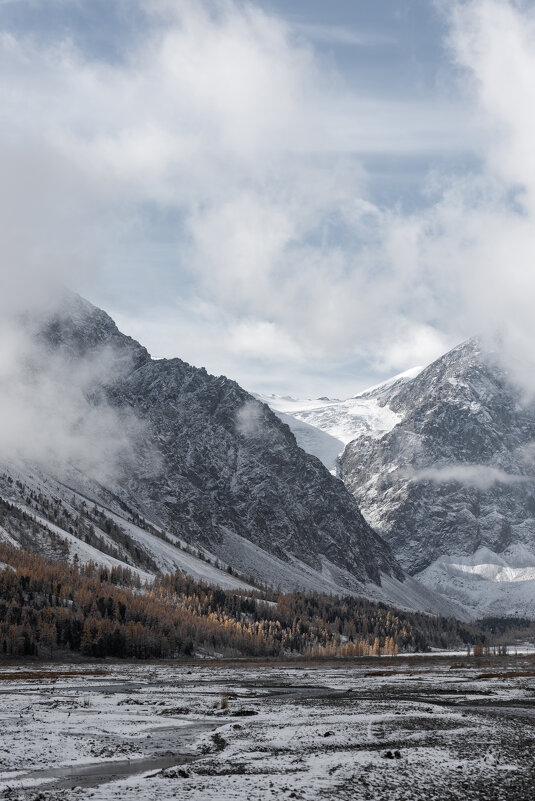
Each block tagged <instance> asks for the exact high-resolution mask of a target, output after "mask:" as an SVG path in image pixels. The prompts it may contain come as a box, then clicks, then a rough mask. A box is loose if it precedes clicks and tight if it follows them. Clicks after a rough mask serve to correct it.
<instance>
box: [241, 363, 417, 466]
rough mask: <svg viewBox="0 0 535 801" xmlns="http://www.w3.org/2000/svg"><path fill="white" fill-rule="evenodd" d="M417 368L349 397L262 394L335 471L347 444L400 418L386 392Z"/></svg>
mask: <svg viewBox="0 0 535 801" xmlns="http://www.w3.org/2000/svg"><path fill="white" fill-rule="evenodd" d="M421 369H422V368H421V367H414V368H413V369H411V370H407V371H406V372H404V373H400V374H399V375H396V376H394V377H393V378H391V379H389V380H388V381H385V382H384V383H381V384H377V386H374V387H370V389H367V390H366V391H365V392H361V393H360V394H358V395H355V396H354V397H353V398H348V399H347V400H336V399H335V400H331V399H329V398H327V397H322V398H317V399H316V400H310V399H308V400H299V399H297V398H292V397H289V396H280V395H259V394H256V395H255V397H256V398H258V399H260V400H262V401H263V402H264V403H267V404H268V405H269V406H270V407H271V409H273V411H274V412H275V414H277V415H278V417H279V418H280V419H281V420H283V421H284V422H285V423H286V424H287V425H289V426H290V428H291V430H292V431H293V433H294V435H295V438H296V440H297V442H298V444H299V445H300V446H301V447H302V448H303V449H304V450H305V451H307V452H308V453H312V454H314V455H315V456H317V457H318V459H320V460H321V461H322V462H323V464H324V465H325V466H326V467H327V468H328V469H329V470H330V471H332V472H334V473H335V474H336V473H337V471H338V459H339V457H340V456H341V454H342V452H343V450H344V448H345V446H346V445H347V444H348V443H349V442H351V440H353V439H355V437H357V436H359V435H361V434H367V435H368V436H371V437H381V436H382V435H383V434H384V433H385V432H387V431H390V430H391V429H392V428H393V426H395V425H396V423H397V422H399V420H400V419H401V417H400V415H398V414H396V413H395V412H393V411H392V409H390V408H389V407H388V406H387V405H385V404H384V403H383V402H382V399H383V397H384V396H385V394H386V393H388V392H390V391H392V390H395V389H397V388H399V387H401V386H403V384H405V383H406V382H407V381H410V380H411V378H413V377H414V376H416V375H418V373H419V372H420V370H421Z"/></svg>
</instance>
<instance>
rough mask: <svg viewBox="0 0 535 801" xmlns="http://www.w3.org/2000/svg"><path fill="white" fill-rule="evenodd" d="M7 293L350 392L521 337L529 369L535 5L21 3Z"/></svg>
mask: <svg viewBox="0 0 535 801" xmlns="http://www.w3.org/2000/svg"><path fill="white" fill-rule="evenodd" d="M0 31H1V38H0V68H1V70H2V81H1V82H0V168H1V171H2V184H1V186H0V246H1V251H2V276H1V277H2V282H3V291H4V295H5V296H6V297H7V292H8V289H9V291H10V292H11V293H12V294H13V295H16V297H17V302H18V301H21V302H24V298H25V297H26V295H27V293H28V292H30V290H31V289H32V288H33V287H34V286H36V285H37V284H38V282H39V279H40V278H41V279H42V278H44V280H45V282H48V281H50V280H52V278H54V279H59V280H62V281H65V283H67V284H68V285H69V286H71V287H72V288H74V289H76V290H78V291H80V292H81V293H82V294H84V295H85V296H86V297H88V298H89V299H90V300H92V301H93V302H94V303H96V304H98V305H100V306H102V307H103V308H105V309H106V310H107V311H108V312H110V313H111V314H112V316H113V317H114V318H115V319H116V321H117V322H118V324H119V325H120V327H121V328H122V330H124V331H125V332H126V333H129V334H131V335H132V336H135V337H136V338H137V339H139V340H140V341H142V342H143V344H145V345H146V346H147V347H148V349H149V350H150V351H151V353H152V354H153V356H155V357H163V356H166V357H169V356H180V357H181V358H183V359H185V360H186V361H189V362H190V363H193V364H196V365H198V366H205V367H206V368H207V369H208V370H209V371H210V372H213V373H225V374H226V375H228V376H229V377H231V378H234V379H236V380H238V381H239V382H240V383H241V384H242V385H243V386H245V387H246V388H247V389H250V390H258V391H264V392H277V393H284V394H286V393H291V394H294V395H300V396H317V395H325V394H329V395H337V396H347V395H350V394H354V393H355V392H357V391H359V390H361V389H363V388H365V387H366V386H367V385H369V384H372V383H375V382H377V381H378V380H380V379H381V378H383V377H388V376H390V375H392V374H394V373H396V372H399V371H402V370H405V369H407V368H409V367H412V366H414V365H416V364H424V363H427V362H429V361H431V360H432V359H433V358H435V357H437V356H439V355H440V354H441V353H442V352H444V351H445V350H447V349H448V348H449V347H450V346H452V345H454V344H457V342H459V341H460V340H462V339H463V338H465V337H467V336H470V335H472V334H473V333H478V332H483V333H491V332H493V331H494V330H496V329H499V330H500V331H501V332H502V334H503V337H504V343H505V345H504V347H505V352H506V357H507V359H508V360H510V361H511V363H512V362H513V360H514V362H515V363H514V369H515V370H516V371H517V372H518V374H519V375H521V376H522V377H523V378H525V376H526V375H528V374H529V375H531V376H532V375H533V370H532V369H531V366H530V368H529V369H528V368H527V367H526V364H527V361H529V359H530V358H533V357H532V355H531V354H532V352H533V350H534V349H533V347H532V343H533V337H534V334H535V331H534V323H533V316H534V315H533V312H532V306H533V299H534V297H535V294H534V290H535V275H534V269H533V253H535V220H534V214H535V206H534V199H535V196H534V192H535V149H534V148H533V142H534V141H535V102H534V101H535V98H534V95H535V81H534V80H533V76H534V75H535V55H534V54H535V13H534V6H533V3H529V2H513V0H511V2H508V0H467V2H455V0H449V2H444V3H439V2H437V3H434V2H432V0H381V2H377V3H372V2H369V0H331V1H330V2H329V3H326V2H324V1H323V0H279V1H277V0H259V1H258V2H250V3H244V2H235V1H234V0H222V1H221V2H219V1H216V0H214V1H213V2H212V1H211V0H206V2H204V0H191V1H190V0H0Z"/></svg>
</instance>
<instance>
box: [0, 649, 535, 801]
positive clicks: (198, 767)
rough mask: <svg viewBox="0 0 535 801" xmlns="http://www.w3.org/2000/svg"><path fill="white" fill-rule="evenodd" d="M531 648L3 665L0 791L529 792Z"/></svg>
mask: <svg viewBox="0 0 535 801" xmlns="http://www.w3.org/2000/svg"><path fill="white" fill-rule="evenodd" d="M534 691H535V657H534V656H533V654H531V655H525V656H517V657H514V656H511V657H490V658H486V659H475V658H474V657H470V658H468V657H466V656H465V655H457V656H453V657H451V656H450V657H447V656H434V655H433V656H425V657H415V658H408V659H407V658H403V659H401V658H400V659H392V658H388V659H385V658H383V659H370V660H360V661H358V662H354V663H347V662H345V663H342V662H341V663H337V664H333V663H318V662H313V661H312V662H296V663H291V662H290V663H276V662H273V663H253V662H248V661H246V660H244V661H241V662H240V661H238V662H227V663H225V662H221V661H215V660H214V661H212V660H207V661H205V662H202V663H199V662H197V663H191V664H185V663H174V664H172V663H165V664H149V665H141V664H120V665H119V664H108V663H105V664H92V665H57V664H56V665H39V666H34V667H31V668H28V667H27V666H20V667H6V668H4V669H3V670H0V695H1V698H2V701H1V703H2V717H1V720H0V797H1V798H6V799H11V800H12V801H23V800H24V801H36V800H37V799H39V801H55V800H56V799H86V798H88V799H89V798H92V799H94V801H104V800H105V801H108V800H109V799H128V798H132V799H136V801H145V800H146V801H149V800H150V801H153V799H161V800H162V801H163V799H169V798H188V799H193V801H216V799H217V801H246V800H247V801H249V799H253V800H256V799H258V801H260V799H262V801H264V799H266V798H274V799H275V798H277V799H280V798H297V799H304V800H306V799H309V800H312V799H320V798H321V799H333V801H334V799H352V801H353V800H354V799H377V801H383V800H384V801H386V799H388V801H392V799H407V801H416V799H418V800H419V799H422V800H423V799H426V801H427V799H437V800H438V799H440V800H441V801H442V800H443V799H445V800H446V801H447V800H448V799H466V798H470V799H489V801H490V799H492V801H501V800H502V799H508V801H519V800H520V799H526V800H527V799H531V798H532V797H533V796H532V792H533V791H532V780H531V777H532V775H533V770H534V768H535V755H534V752H533V748H532V726H533V706H532V703H533V701H532V699H533V692H534Z"/></svg>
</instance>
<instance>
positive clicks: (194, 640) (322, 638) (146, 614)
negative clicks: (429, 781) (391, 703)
mask: <svg viewBox="0 0 535 801" xmlns="http://www.w3.org/2000/svg"><path fill="white" fill-rule="evenodd" d="M0 562H2V563H3V565H4V566H3V569H1V570H0V654H1V655H2V656H4V657H14V656H16V657H23V656H32V657H39V658H53V657H54V656H60V655H61V654H65V653H66V652H73V653H77V654H80V655H82V656H85V657H100V658H102V657H115V658H127V659H148V658H181V657H193V656H194V655H195V654H197V653H203V654H212V655H219V656H248V657H282V656H291V655H296V656H298V655H300V656H309V657H355V656H374V655H375V656H379V655H382V654H387V655H395V654H397V653H399V652H425V651H429V650H431V649H433V648H459V647H464V648H473V649H474V650H475V651H476V653H477V652H481V651H482V650H483V649H485V648H490V647H495V646H496V645H497V644H501V643H503V642H506V641H507V640H508V639H509V640H510V639H511V638H512V637H513V635H517V634H518V633H524V634H525V635H526V636H527V635H528V634H529V632H530V631H531V630H532V628H533V624H532V622H530V621H528V620H519V619H514V620H513V619H509V620H508V619H499V618H498V619H492V620H491V619H487V620H483V621H480V622H479V623H477V624H463V623H461V622H459V621H458V620H456V619H454V618H444V617H434V616H430V615H425V614H422V613H409V612H403V611H400V610H397V609H393V608H391V607H388V606H386V605H384V604H377V603H372V602H370V601H367V600H365V599H362V598H355V597H352V596H347V597H333V596H329V595H323V594H315V593H304V592H292V593H285V594H283V593H273V592H271V593H266V592H264V591H261V590H258V591H255V592H248V593H245V592H244V593H241V594H240V593H238V592H236V591H232V592H225V591H223V590H222V589H220V588H218V587H214V586H210V585H208V584H204V583H199V582H196V581H194V580H193V579H190V578H188V577H186V576H184V575H182V574H181V573H175V574H172V575H162V576H159V577H157V578H156V579H155V581H154V582H153V583H152V584H151V585H150V586H149V585H147V586H143V585H142V584H141V582H140V579H139V576H138V575H137V574H136V573H135V572H133V571H130V570H129V569H123V568H113V569H107V568H105V567H101V566H97V565H95V564H88V565H85V566H78V565H70V564H65V563H63V562H54V561H51V560H49V559H46V558H45V557H43V556H39V555H36V554H32V553H30V552H27V551H22V550H19V549H17V548H14V547H12V546H10V545H7V544H0ZM531 633H533V632H532V631H531Z"/></svg>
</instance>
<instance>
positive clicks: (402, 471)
mask: <svg viewBox="0 0 535 801" xmlns="http://www.w3.org/2000/svg"><path fill="white" fill-rule="evenodd" d="M383 402H384V403H386V404H388V406H389V407H390V408H391V409H392V410H393V411H394V412H396V413H398V414H400V415H402V419H401V421H400V422H399V423H398V424H397V425H396V426H394V428H393V429H392V430H391V431H390V432H388V433H386V434H385V435H384V436H383V437H381V438H380V439H371V438H370V437H359V438H357V439H356V440H354V441H353V442H351V443H350V444H349V445H348V446H347V448H346V450H345V452H344V454H343V456H342V472H343V479H344V481H345V483H346V486H347V487H348V488H349V489H350V491H351V492H352V493H353V495H354V497H355V498H356V500H357V501H358V503H359V505H360V507H361V509H362V510H363V512H364V515H365V516H366V518H367V520H368V522H370V523H371V525H373V526H374V527H375V528H376V530H378V531H379V532H380V533H381V535H382V536H384V537H385V539H386V540H387V541H388V543H389V544H390V545H391V546H392V549H393V550H394V553H395V554H396V556H397V557H398V559H399V560H400V562H401V564H402V566H403V567H404V568H405V569H406V570H407V571H408V572H409V573H411V574H416V573H419V572H420V571H422V570H424V568H427V567H428V566H429V565H430V564H431V563H433V562H434V560H436V559H438V558H439V557H441V556H443V555H445V554H456V555H465V556H470V555H472V554H474V553H475V552H476V551H478V549H481V548H487V549H490V550H491V551H492V552H495V553H502V552H504V551H505V550H506V549H507V548H508V547H509V546H511V545H512V544H514V543H524V544H525V545H528V546H532V549H533V550H535V480H534V478H533V475H534V470H533V458H532V456H533V454H532V452H531V446H532V443H533V442H534V441H535V409H534V407H533V405H531V404H528V403H526V401H525V400H523V398H522V397H521V394H520V392H519V391H518V390H517V389H515V387H514V386H513V385H512V384H511V383H510V381H509V379H508V376H507V373H506V371H505V370H504V369H503V368H501V367H499V366H498V365H497V364H496V363H495V362H494V361H493V359H492V356H491V355H489V354H485V353H484V352H483V351H482V349H481V347H480V344H479V343H478V341H477V340H470V341H469V342H466V343H464V344H462V345H460V346H459V347H457V348H455V349H454V350H452V351H451V352H450V353H447V354H446V355H445V356H443V357H442V358H440V359H438V360H437V361H436V362H434V363H433V364H431V365H430V366H429V367H427V368H426V369H425V370H424V371H423V372H421V373H420V374H419V375H418V376H417V377H416V378H414V379H412V380H411V381H409V382H408V383H406V384H405V385H404V386H402V387H401V388H393V390H392V391H390V392H389V393H388V394H387V395H386V396H385V397H384V400H383ZM534 564H535V562H534ZM442 589H443V588H442Z"/></svg>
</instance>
